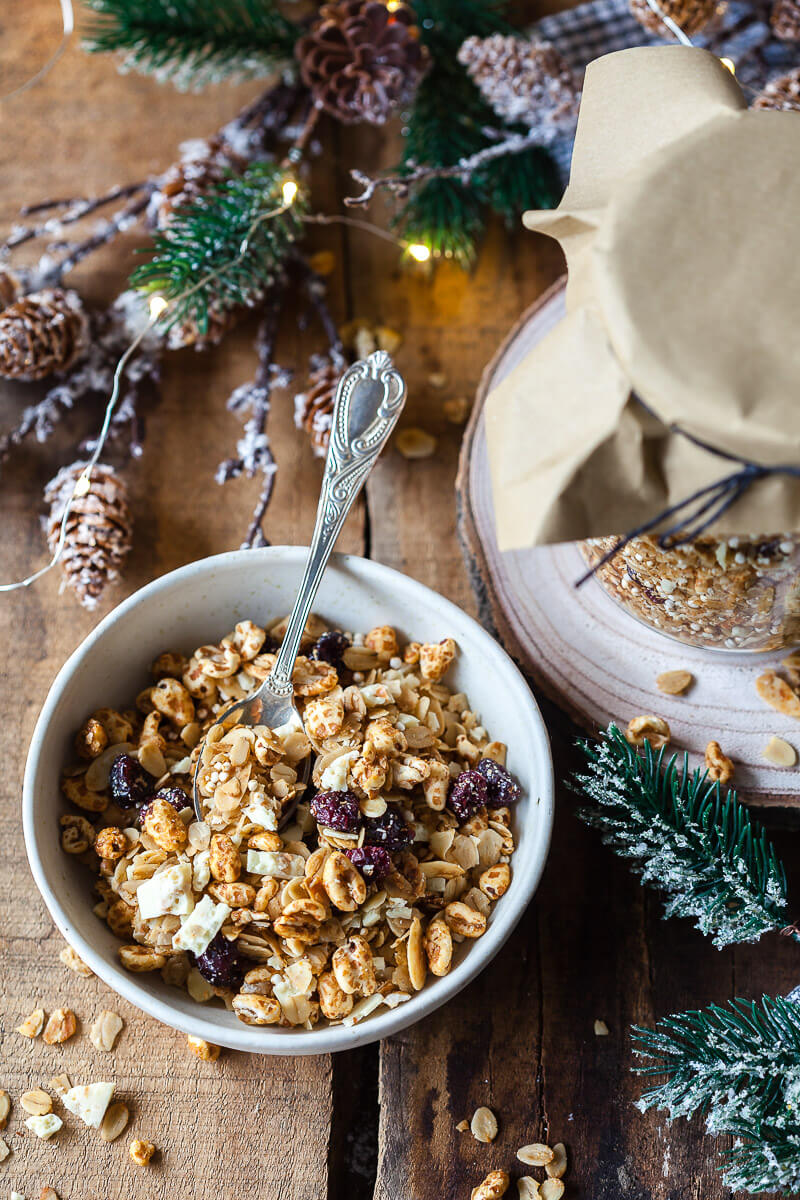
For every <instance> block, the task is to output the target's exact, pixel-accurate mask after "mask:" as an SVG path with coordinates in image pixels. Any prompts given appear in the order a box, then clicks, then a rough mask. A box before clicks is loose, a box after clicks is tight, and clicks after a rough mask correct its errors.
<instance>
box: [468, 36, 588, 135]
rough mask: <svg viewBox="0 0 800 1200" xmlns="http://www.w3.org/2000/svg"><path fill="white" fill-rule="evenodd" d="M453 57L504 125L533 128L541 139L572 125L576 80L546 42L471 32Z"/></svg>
mask: <svg viewBox="0 0 800 1200" xmlns="http://www.w3.org/2000/svg"><path fill="white" fill-rule="evenodd" d="M458 61H459V62H460V63H461V64H462V66H464V67H466V69H467V74H468V75H469V77H470V79H472V81H473V83H474V84H475V85H476V87H477V88H478V89H479V91H480V93H481V95H482V96H483V98H484V100H485V101H486V103H487V104H488V105H489V106H490V108H492V109H494V111H495V112H496V113H497V115H498V116H499V117H502V119H503V120H504V121H507V122H508V123H509V124H512V125H514V124H517V123H519V124H523V125H528V126H529V127H530V128H531V129H539V130H540V131H541V137H542V141H549V140H551V139H552V138H553V137H555V136H556V135H557V134H558V133H559V132H560V131H562V130H565V131H566V130H568V129H570V128H571V127H572V125H574V123H575V120H576V119H577V115H578V101H579V99H580V88H579V86H578V81H577V78H576V76H575V74H574V72H573V71H572V70H571V68H570V67H569V66H568V64H567V62H566V60H565V59H564V58H563V56H562V55H561V54H560V52H559V51H558V50H556V48H555V46H553V45H551V44H550V42H543V41H536V40H534V41H529V40H528V39H527V38H522V37H513V36H510V35H509V36H506V35H505V34H502V33H494V34H492V36H491V37H486V38H478V37H471V38H467V40H466V41H465V42H464V43H463V45H462V46H461V49H460V50H459V52H458Z"/></svg>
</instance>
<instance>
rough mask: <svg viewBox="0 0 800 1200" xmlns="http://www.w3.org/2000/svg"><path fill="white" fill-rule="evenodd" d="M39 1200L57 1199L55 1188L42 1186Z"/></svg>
mask: <svg viewBox="0 0 800 1200" xmlns="http://www.w3.org/2000/svg"><path fill="white" fill-rule="evenodd" d="M39 1200H59V1195H58V1192H57V1191H56V1189H55V1188H51V1187H44V1188H42V1190H41V1192H40V1193H39Z"/></svg>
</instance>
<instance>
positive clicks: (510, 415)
mask: <svg viewBox="0 0 800 1200" xmlns="http://www.w3.org/2000/svg"><path fill="white" fill-rule="evenodd" d="M799 186H800V118H798V117H797V115H796V114H793V113H784V112H768V111H749V110H748V109H747V107H746V102H745V100H744V97H743V96H742V94H741V91H740V89H739V87H738V85H737V83H736V81H735V79H734V78H733V76H732V75H731V73H730V72H729V71H728V70H727V69H726V68H725V67H724V66H723V65H722V64H721V63H720V61H719V60H718V59H717V58H716V57H715V56H714V55H712V54H709V53H707V52H706V51H704V50H698V49H690V48H688V47H682V46H660V47H646V48H637V49H632V50H623V51H620V52H619V53H616V54H610V55H607V56H606V57H605V58H601V59H598V60H597V61H596V62H594V63H592V64H591V65H590V67H589V69H588V71H587V74H586V84H585V89H584V94H583V100H582V103H581V111H580V119H579V122H578V132H577V137H576V141H575V151H574V156H573V163H572V172H571V176H570V182H569V187H568V188H567V190H566V192H565V194H564V197H563V199H562V201H561V204H560V205H559V207H558V208H557V209H556V210H555V211H553V212H531V213H526V215H525V218H524V220H525V224H526V225H527V227H528V228H529V229H533V230H537V231H540V232H543V233H546V234H548V235H550V236H552V237H555V238H557V240H558V241H559V242H560V243H561V245H562V247H563V249H564V251H565V254H566V257H567V265H568V271H569V282H568V287H567V316H566V318H565V319H564V320H563V321H562V322H561V324H560V325H559V326H558V327H557V328H556V329H555V330H553V331H552V333H551V334H550V335H549V336H548V337H547V338H545V339H544V340H543V341H542V342H541V343H540V344H539V345H538V346H537V347H536V348H535V349H534V350H533V351H531V353H530V354H529V355H528V356H527V358H526V359H525V360H524V361H523V362H522V363H520V364H519V366H518V367H517V368H516V369H515V370H514V371H513V372H512V373H511V375H509V376H508V377H507V378H506V379H505V380H504V381H503V383H501V384H500V385H499V386H498V387H497V388H496V389H495V390H494V391H493V392H492V393H491V394H490V396H489V397H488V400H487V404H486V427H487V438H488V445H489V457H490V464H491V473H492V487H493V493H494V506H495V515H496V521H497V532H498V542H499V545H500V547H501V549H516V548H520V547H523V546H530V545H536V544H541V543H546V542H556V541H570V540H573V539H577V538H584V537H598V536H603V535H606V534H614V533H624V532H626V531H627V530H629V529H631V528H633V527H635V526H637V525H640V524H641V523H642V522H644V521H647V520H649V519H650V518H652V517H655V516H656V515H657V514H658V513H659V512H661V510H662V509H664V508H665V507H666V506H668V505H672V504H675V503H677V502H679V501H680V500H683V499H685V498H686V497H687V496H689V495H690V494H691V493H693V492H695V491H696V490H697V489H698V488H700V487H702V486H704V485H706V484H709V483H711V482H713V481H714V480H717V479H719V478H721V477H722V476H724V475H726V474H728V473H729V472H730V471H731V470H732V469H735V464H726V463H725V461H724V460H721V459H719V458H717V457H716V456H714V455H711V454H709V453H707V452H706V451H704V450H702V449H700V448H698V447H697V446H695V445H694V444H692V443H691V442H690V441H689V440H688V439H687V438H685V437H682V436H681V435H680V434H679V433H675V432H674V431H671V430H670V428H669V426H670V425H678V426H679V427H680V428H681V429H686V430H687V431H688V432H690V433H692V434H694V435H695V436H697V437H700V438H702V439H703V440H704V441H706V442H709V443H711V444H712V445H715V446H718V447H720V448H721V449H723V450H726V451H729V452H731V453H735V454H740V455H744V456H746V457H750V458H752V459H753V460H755V461H757V462H760V463H764V464H769V465H775V464H780V463H786V462H791V463H798V464H800V270H798V268H797V263H798V262H799V261H800V221H798V219H797V196H798V188H799ZM634 394H635V396H638V397H640V398H641V399H642V401H644V404H645V405H646V407H643V405H642V404H640V403H639V402H638V401H637V400H636V399H635V398H634ZM797 529H800V481H798V480H796V479H792V478H789V477H785V476H774V477H771V478H769V479H766V480H764V481H761V482H758V483H756V484H754V485H753V486H752V487H751V488H750V490H749V491H748V492H747V494H746V495H745V496H744V497H742V498H741V499H740V500H738V501H737V502H736V504H735V505H734V506H733V507H732V508H730V509H729V510H728V511H727V512H726V513H725V514H724V515H723V516H721V517H720V518H719V520H718V521H716V522H715V523H714V525H713V526H712V527H711V529H710V530H709V532H713V533H720V534H731V533H754V534H762V533H772V532H783V531H787V532H788V531H790V530H797Z"/></svg>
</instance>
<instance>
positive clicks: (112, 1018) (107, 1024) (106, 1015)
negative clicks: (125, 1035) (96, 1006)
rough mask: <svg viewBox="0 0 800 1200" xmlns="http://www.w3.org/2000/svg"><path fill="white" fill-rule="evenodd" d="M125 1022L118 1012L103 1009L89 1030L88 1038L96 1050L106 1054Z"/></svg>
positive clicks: (110, 1049) (112, 1047) (111, 1047)
mask: <svg viewBox="0 0 800 1200" xmlns="http://www.w3.org/2000/svg"><path fill="white" fill-rule="evenodd" d="M124 1024H125V1022H124V1021H123V1020H122V1017H121V1016H119V1014H118V1013H115V1012H111V1011H110V1010H109V1009H103V1011H102V1012H101V1013H100V1015H99V1016H98V1017H97V1018H96V1020H95V1022H94V1024H93V1025H92V1028H91V1029H90V1030H89V1040H90V1041H91V1043H92V1045H93V1046H94V1047H95V1049H97V1050H102V1051H103V1052H104V1053H106V1054H108V1053H110V1051H112V1050H113V1049H114V1043H115V1042H116V1040H117V1038H118V1037H119V1035H120V1033H121V1032H122V1027H123V1025H124Z"/></svg>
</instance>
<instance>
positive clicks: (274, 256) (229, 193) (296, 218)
mask: <svg viewBox="0 0 800 1200" xmlns="http://www.w3.org/2000/svg"><path fill="white" fill-rule="evenodd" d="M286 177H287V176H286V171H285V170H283V169H281V168H280V167H278V166H276V165H275V164H274V163H263V162H257V163H252V164H251V165H250V166H248V167H247V169H246V170H245V171H244V172H243V174H241V175H237V176H232V177H230V178H228V179H226V180H225V181H223V182H222V183H220V184H217V185H216V186H215V187H214V188H212V189H210V190H209V191H208V192H207V193H206V194H204V195H202V196H200V197H198V198H197V199H196V200H194V201H193V202H192V203H190V204H188V205H187V206H185V207H184V208H181V209H178V210H177V211H176V212H175V213H174V214H173V215H172V217H171V218H170V222H169V226H168V227H167V229H165V230H164V231H163V232H162V233H160V234H158V236H157V237H156V238H155V239H154V244H153V257H152V258H151V259H150V261H149V262H147V263H144V264H143V265H142V266H140V267H138V268H137V269H136V270H135V271H134V273H133V275H132V276H131V284H132V286H133V287H136V288H139V289H140V290H141V291H144V292H157V293H158V294H160V295H161V296H163V297H164V299H165V300H168V301H172V305H171V307H170V310H169V316H168V319H166V320H165V322H164V324H165V326H166V327H168V326H169V325H173V324H179V323H183V322H184V321H193V322H195V323H196V324H197V327H198V330H199V332H200V334H201V335H202V334H205V333H206V332H207V330H208V324H209V320H210V318H211V317H212V316H215V315H216V316H218V315H221V314H223V313H225V312H228V311H229V310H230V309H233V308H238V307H240V306H241V305H250V306H252V305H253V304H256V303H258V301H259V300H261V299H262V298H263V297H264V295H265V294H266V292H267V290H268V289H269V287H270V286H271V284H273V283H274V282H275V280H276V279H277V278H279V277H280V275H281V273H282V270H283V266H284V262H285V259H286V256H287V254H288V252H289V250H290V249H291V247H292V245H293V243H294V242H295V241H296V240H297V239H298V238H299V237H300V236H301V235H302V231H303V214H304V212H305V203H304V199H303V193H302V192H298V194H297V197H296V199H295V201H294V203H293V204H292V205H291V207H290V208H289V209H287V210H286V211H285V212H281V213H278V214H276V215H271V214H274V211H275V209H277V208H280V206H281V198H282V186H283V184H284V182H285V181H286ZM245 239H247V249H246V252H245V253H244V254H243V253H242V249H243V244H244V242H245ZM206 276H210V278H208V279H206ZM204 280H205V282H203V281H204ZM198 284H201V286H200V287H197V285H198ZM195 289H196V290H195ZM190 291H191V294H190V295H186V293H187V292H190Z"/></svg>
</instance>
